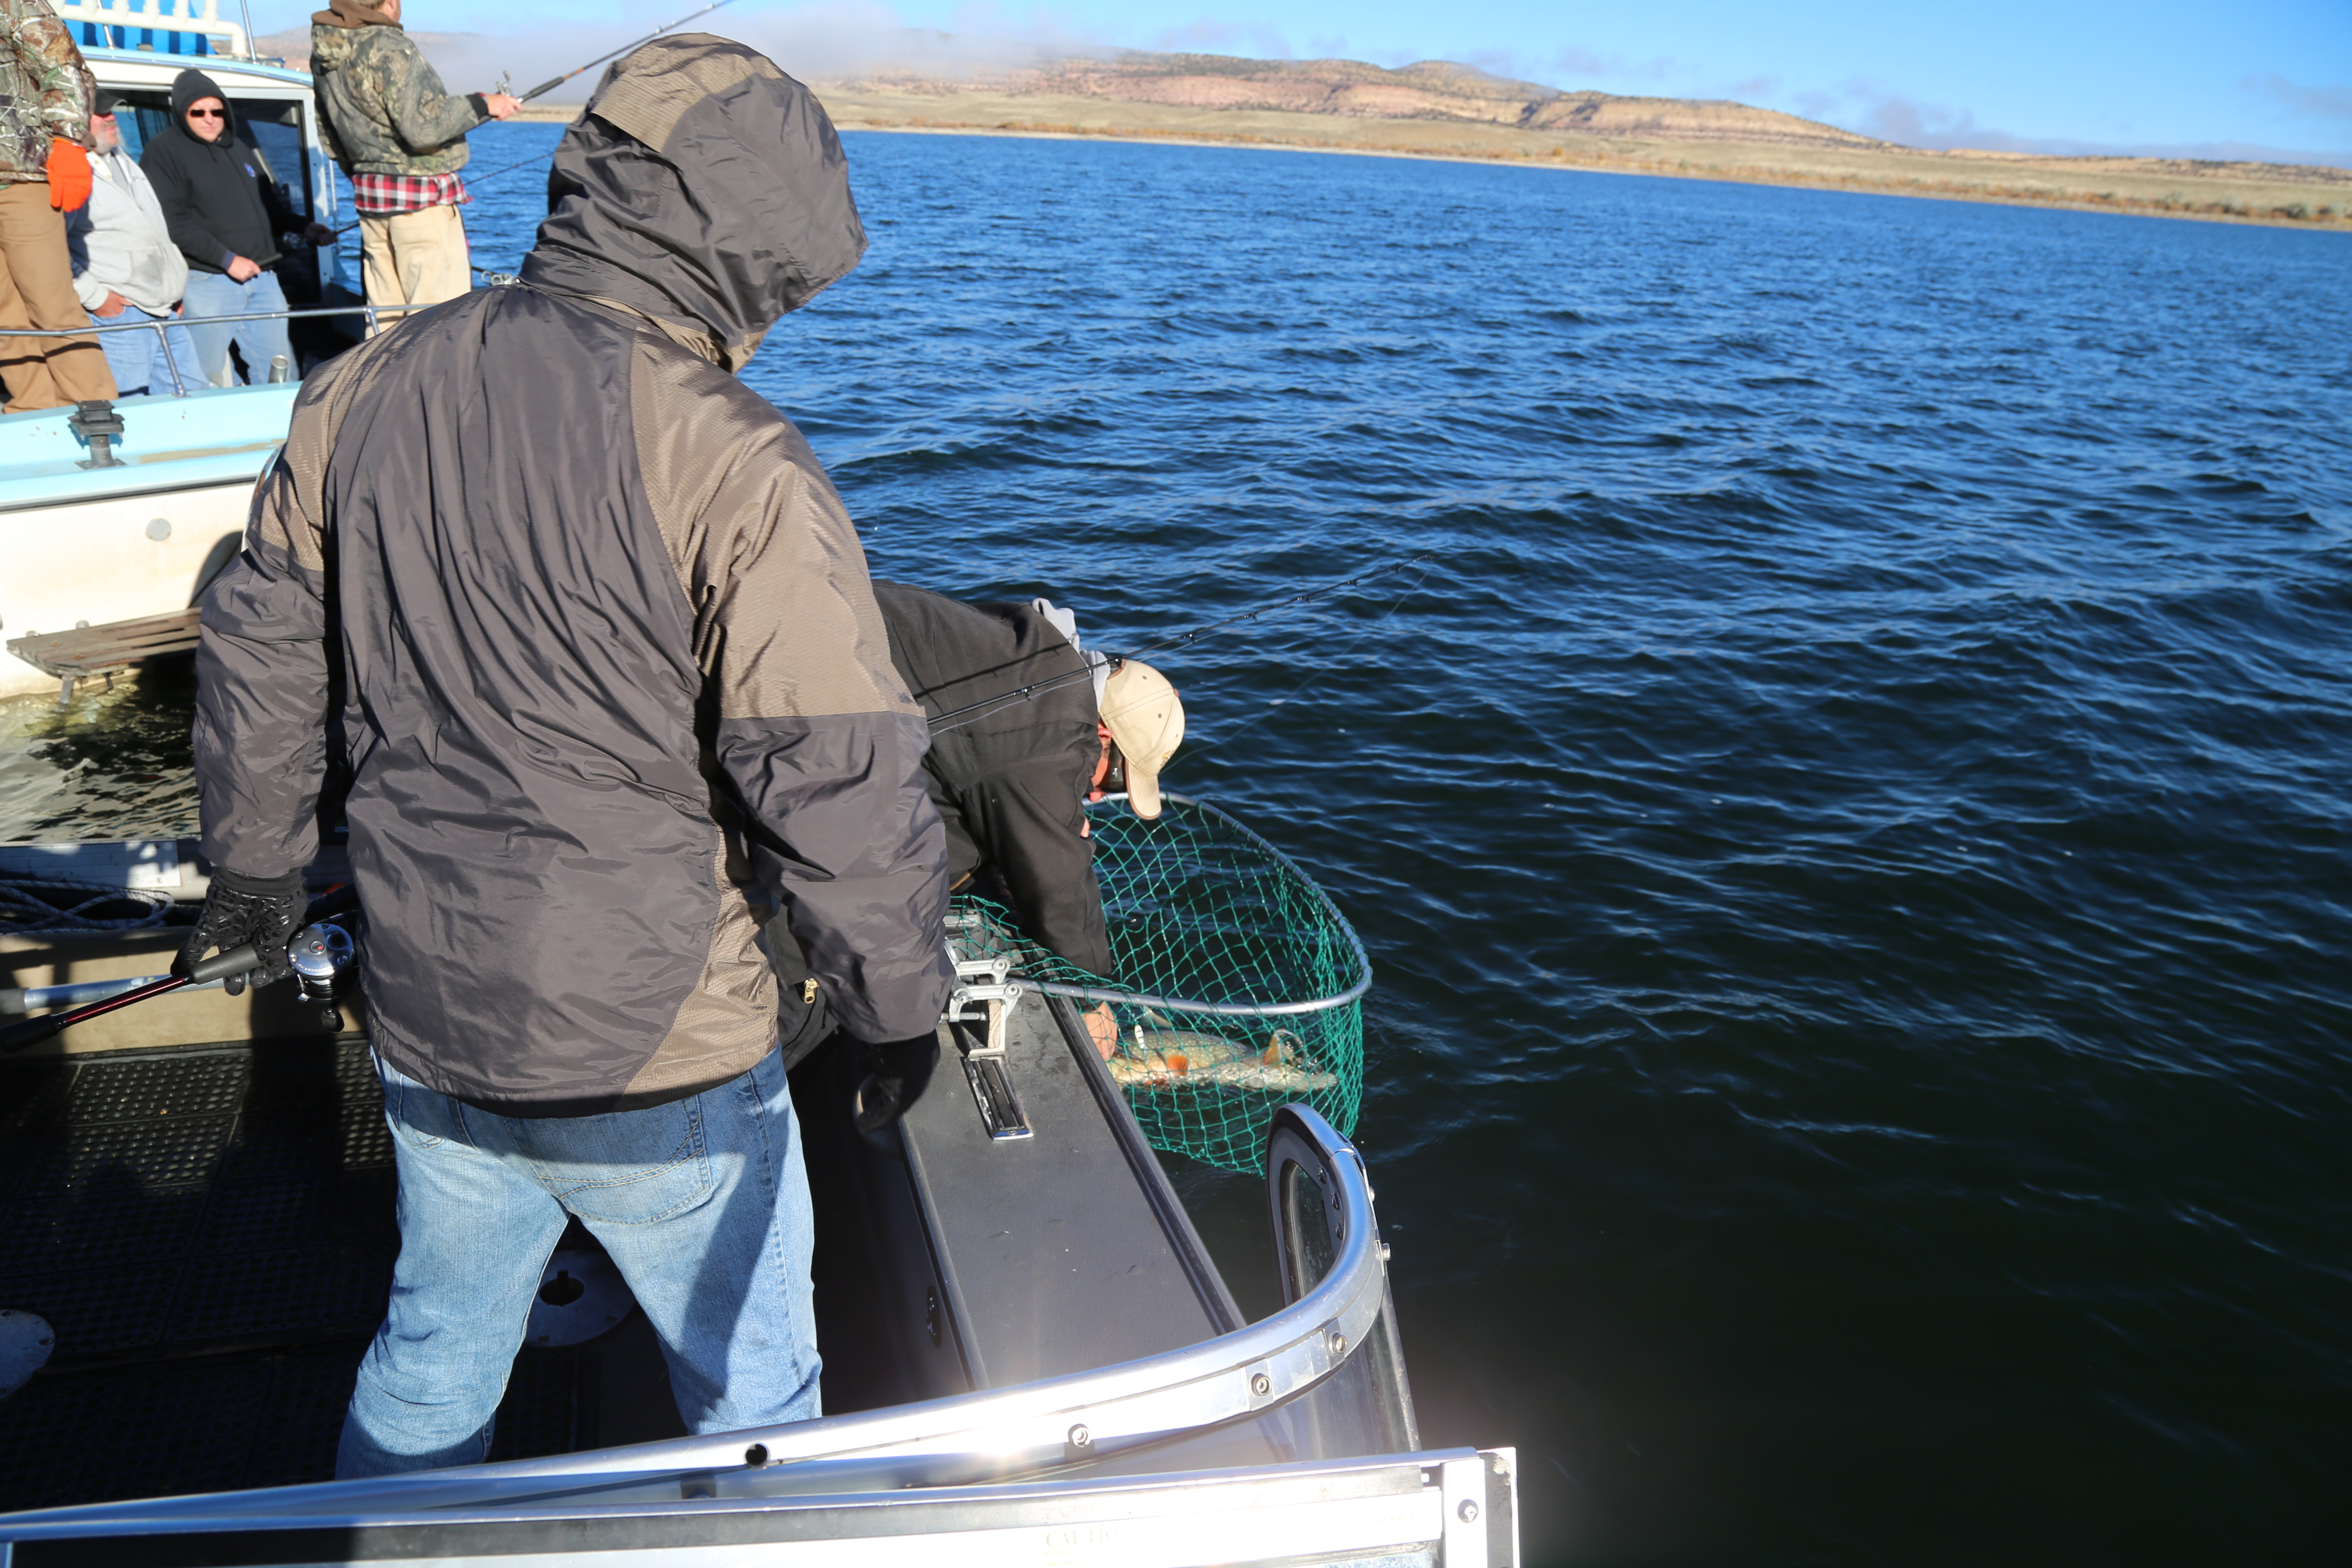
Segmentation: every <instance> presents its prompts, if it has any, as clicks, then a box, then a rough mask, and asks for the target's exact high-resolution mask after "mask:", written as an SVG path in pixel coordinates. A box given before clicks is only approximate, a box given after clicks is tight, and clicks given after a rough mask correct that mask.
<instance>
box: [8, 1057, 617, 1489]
mask: <svg viewBox="0 0 2352 1568" xmlns="http://www.w3.org/2000/svg"><path fill="white" fill-rule="evenodd" d="M394 1191H395V1179H394V1170H393V1156H392V1140H391V1134H390V1133H389V1131H386V1129H385V1127H384V1124H383V1098H382V1095H381V1093H380V1091H379V1089H378V1088H377V1084H376V1078H375V1072H374V1069H373V1065H372V1064H371V1063H370V1061H369V1059H368V1055H367V1048H366V1046H365V1045H364V1043H363V1042H361V1041H358V1040H353V1039H348V1038H346V1039H327V1038H323V1037H321V1038H317V1039H311V1040H272V1041H269V1042H268V1043H266V1044H264V1045H262V1046H259V1047H253V1046H242V1045H237V1046H205V1047H175V1048H172V1049H167V1050H158V1051H142V1052H119V1053H110V1054H109V1055H106V1056H102V1057H89V1058H67V1059H64V1060H61V1061H47V1062H28V1063H8V1064H5V1065H0V1306H7V1307H17V1308H24V1309H27V1310H32V1311H36V1312H38V1313H39V1314H41V1316H43V1317H44V1318H47V1320H48V1321H49V1323H50V1325H51V1327H52V1328H54V1329H55V1330H56V1331H57V1350H56V1353H55V1356H54V1357H53V1359H52V1361H51V1362H50V1364H49V1367H48V1369H47V1370H46V1371H45V1372H43V1373H41V1374H40V1375H39V1376H37V1377H36V1378H35V1379H34V1380H33V1381H32V1382H31V1383H30V1384H27V1385H26V1387H25V1388H23V1389H22V1390H20V1391H19V1392H18V1393H17V1394H15V1395H13V1396H11V1397H10V1398H7V1399H5V1400H0V1511H9V1510H18V1509H27V1508H46V1507H54V1506H58V1505H61V1504H66V1503H79V1502H99V1501H106V1500H113V1499H118V1498H133V1497H153V1496H165V1495H171V1494H175V1493H183V1492H194V1491H212V1490H217V1489H223V1488H235V1487H262V1486H285V1485H290V1484H294V1483H298V1482H302V1481H314V1480H324V1479H329V1478H331V1476H332V1475H333V1473H334V1464H335V1444H336V1440H337V1437H338V1436H339V1435H340V1433H341V1429H342V1421H343V1411H344V1408H345V1406H346V1405H348V1404H349V1403H350V1401H351V1391H352V1378H353V1376H354V1375H355V1373H356V1372H357V1369H358V1365H359V1360H360V1356H361V1354H362V1352H364V1350H365V1349H366V1346H367V1342H368V1339H369V1336H370V1335H371V1334H372V1333H373V1331H374V1329H375V1326H376V1324H377V1322H378V1321H380V1320H381V1319H382V1317H383V1304H384V1297H385V1293H386V1291H387V1289H389V1286H390V1283H391V1278H392V1266H393V1261H394V1258H396V1257H397V1256H398V1253H399V1233H398V1231H397V1229H396V1228H395V1226H394ZM601 1375H602V1374H601V1372H600V1360H599V1352H597V1351H596V1350H595V1349H593V1347H582V1348H580V1349H577V1350H571V1351H563V1352H533V1351H526V1352H523V1353H522V1354H521V1355H520V1356H519V1357H518V1358H517V1359H516V1362H515V1365H514V1368H513V1371H512V1373H511V1375H510V1376H509V1382H508V1390H507V1397H506V1399H505V1401H504V1402H503V1403H502V1404H501V1405H500V1406H499V1427H498V1432H497V1435H496V1439H495V1442H496V1449H495V1451H496V1454H497V1457H499V1458H526V1457H533V1456H538V1455H542V1454H556V1453H564V1452H568V1451H570V1450H571V1449H572V1448H573V1447H584V1446H589V1445H593V1443H594V1442H595V1440H596V1439H595V1430H596V1425H597V1423H596V1419H595V1412H596V1407H597V1400H598V1397H599V1387H600V1382H601Z"/></svg>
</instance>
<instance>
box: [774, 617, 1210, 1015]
mask: <svg viewBox="0 0 2352 1568" xmlns="http://www.w3.org/2000/svg"><path fill="white" fill-rule="evenodd" d="M874 597H875V601H876V603H877V604H878V605H880V606H881V610H882V624H883V625H884V626H886V627H887V628H888V630H889V634H890V661H891V663H892V664H893V665H895V666H896V667H897V668H898V676H899V679H902V680H904V681H905V682H906V683H907V689H908V690H909V691H911V692H913V693H914V695H915V700H917V701H918V702H920V703H921V704H922V705H923V710H924V711H925V712H926V713H928V714H929V715H930V717H931V718H932V720H933V721H936V722H937V723H938V732H937V733H935V734H934V735H932V737H931V749H930V752H929V754H928V755H926V756H925V757H924V759H923V773H924V779H925V783H926V784H927V785H928V787H929V790H930V795H931V802H932V804H933V805H936V806H938V807H939V812H940V820H941V821H943V822H944V823H945V824H946V825H947V836H948V877H949V880H950V884H951V886H952V887H953V888H954V889H955V890H957V891H964V890H966V889H972V890H980V891H983V892H985V894H986V895H987V896H989V897H992V898H1000V899H1003V900H1005V901H1006V902H1008V903H1010V904H1011V906H1012V908H1013V913H1014V914H1015V915H1016V916H1017V917H1018V918H1019V919H1020V921H1021V927H1022V930H1023V931H1025V932H1026V933H1027V934H1028V935H1029V936H1031V937H1034V939H1035V940H1036V941H1037V942H1039V943H1040V944H1041V945H1042V946H1044V947H1045V950H1046V951H1047V952H1053V953H1055V954H1057V955H1058V956H1060V957H1062V958H1066V959H1067V960H1068V961H1069V962H1070V963H1075V964H1076V965H1077V966H1078V967H1079V968H1080V969H1083V970H1085V971H1087V973H1089V974H1099V975H1103V976H1105V977H1107V978H1109V977H1112V975H1111V952H1110V939H1109V936H1108V932H1107V931H1105V929H1104V924H1103V905H1102V889H1101V888H1100V886H1099V885H1097V882H1096V880H1095V863H1094V840H1093V838H1092V837H1091V835H1090V834H1089V832H1088V829H1087V811H1086V803H1087V801H1089V800H1100V799H1101V798H1102V797H1103V795H1104V792H1105V790H1106V788H1108V789H1110V790H1120V789H1124V790H1125V791H1126V792H1127V795H1128V804H1129V808H1130V809H1131V810H1133V811H1134V813H1135V815H1136V816H1139V817H1142V818H1143V819H1144V820H1146V821H1150V820H1152V819H1153V818H1156V817H1157V816H1159V815H1160V769H1162V768H1163V767H1165V766H1167V764H1168V759H1169V758H1170V757H1171V756H1173V755H1174V754H1175V752H1176V748H1177V746H1178V745H1179V744H1180V743H1181V742H1182V741H1183V739H1184V705H1183V703H1182V701H1181V700H1180V699H1179V698H1178V697H1177V695H1176V689H1175V688H1174V687H1173V686H1171V685H1170V684H1169V683H1168V678H1167V677H1166V676H1164V675H1162V674H1160V672H1159V671H1158V670H1156V669H1154V668H1151V667H1150V665H1148V664H1145V663H1144V662H1143V661H1142V660H1140V659H1132V658H1130V659H1122V660H1118V661H1116V662H1114V661H1113V660H1112V659H1110V658H1108V657H1106V656H1105V655H1103V654H1100V653H1094V652H1087V651H1084V650H1083V649H1082V647H1081V645H1080V643H1079V640H1078V633H1077V619H1076V616H1074V615H1073V614H1072V613H1071V612H1070V611H1068V610H1066V609H1057V608H1056V607H1055V606H1054V605H1052V604H1050V603H1048V602H1047V601H1045V600H1044V599H1038V600H1034V601H1033V602H1031V603H1029V604H1026V605H997V604H980V605H968V604H964V603H961V602H960V601H958V600H955V599H950V598H949V597H947V596H946V595H941V594H934V593H932V592H930V591H929V589H925V588H915V587H909V586H908V585H907V584H903V583H886V582H877V583H876V584H874ZM1055 682H1058V683H1059V684H1055V685H1052V686H1051V688H1050V689H1045V690H1034V691H1028V692H1026V693H1025V694H1024V689H1027V688H1034V687H1038V686H1043V685H1045V684H1047V683H1055ZM793 958H794V955H793V953H792V952H790V951H789V949H788V948H787V947H786V946H785V945H784V944H782V943H779V944H777V961H778V963H779V964H780V965H782V966H784V967H785V969H786V971H787V973H786V974H785V979H786V982H787V984H786V987H785V990H786V994H787V996H789V995H790V994H791V991H792V985H791V984H790V983H791V982H792V981H793V979H794V978H795V976H794V975H793V973H791V972H790V966H791V964H792V963H793ZM787 1007H788V1010H789V1003H788V1004H787ZM1087 1029H1088V1032H1089V1033H1090V1034H1091V1035H1092V1036H1093V1037H1094V1042H1095V1048H1096V1049H1097V1050H1098V1051H1100V1052H1101V1053H1102V1054H1103V1055H1104V1056H1105V1057H1108V1056H1109V1055H1110V1054H1111V1052H1112V1051H1113V1049H1115V1048H1116V1047H1117V1044H1118V1031H1117V1028H1116V1026H1114V1025H1113V1023H1112V1021H1111V1016H1110V1009H1109V1008H1108V1006H1104V1007H1098V1008H1097V1009H1096V1010H1095V1011H1094V1012H1093V1013H1091V1014H1089V1015H1088V1016H1087ZM804 1037H805V1031H804Z"/></svg>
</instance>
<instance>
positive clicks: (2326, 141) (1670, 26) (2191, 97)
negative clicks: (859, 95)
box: [254, 0, 2352, 158]
mask: <svg viewBox="0 0 2352 1568" xmlns="http://www.w3.org/2000/svg"><path fill="white" fill-rule="evenodd" d="M314 3H315V0H314ZM697 3H698V0H578V3H576V4H566V5H558V4H554V3H551V0H500V3H499V4H497V5H482V4H479V3H478V0H407V4H408V10H407V14H406V20H407V22H408V25H409V26H411V27H412V28H415V29H417V30H420V31H446V32H471V33H483V34H496V35H509V36H511V37H513V39H514V45H513V47H514V49H515V50H516V52H517V53H518V55H519V57H524V58H528V59H529V60H530V61H531V62H532V63H533V64H534V65H535V64H536V62H537V61H538V60H539V59H540V58H542V52H543V51H545V50H547V49H550V48H553V49H555V50H556V52H557V53H558V54H559V55H560V54H561V53H562V47H561V46H562V43H564V42H566V41H573V42H586V43H588V44H590V46H591V47H590V49H589V52H591V53H593V52H594V46H595V44H596V40H597V39H598V38H601V37H607V36H609V37H613V38H614V40H615V41H618V40H619V39H620V38H622V37H626V36H627V35H626V33H625V32H622V31H620V30H619V29H621V28H623V27H624V26H636V27H637V28H638V30H640V31H646V30H650V29H651V28H652V27H654V26H658V25H660V24H661V23H662V22H665V21H667V20H669V19H670V18H671V17H672V16H677V15H678V14H679V13H681V12H684V11H687V10H691V9H692V8H693V6H694V5H695V4H697ZM308 8H309V7H307V6H305V7H298V6H296V5H280V4H277V3H275V0H262V3H260V4H257V5H255V6H254V20H255V23H256V26H257V28H259V29H260V30H262V31H264V32H267V31H268V30H270V29H272V28H274V27H279V26H289V25H291V24H295V23H299V21H300V20H301V19H302V17H303V16H304V15H306V14H307V10H308ZM722 21H724V22H727V23H729V24H730V25H727V26H719V24H720V23H721V22H722ZM712 26H713V30H715V31H727V32H732V33H738V34H740V35H741V36H743V37H748V38H751V39H752V40H753V41H756V42H761V43H763V44H772V52H773V53H776V54H777V55H778V58H779V59H780V60H781V61H782V63H784V64H785V65H786V68H788V69H789V68H793V62H792V60H791V59H789V58H786V57H787V56H788V55H789V54H791V53H792V52H793V51H794V50H799V51H801V52H803V53H804V54H805V55H806V56H807V57H808V58H809V59H810V60H811V61H814V59H815V58H816V57H818V56H821V55H823V54H824V53H825V52H826V51H827V50H828V49H830V48H832V47H836V46H838V45H839V44H840V43H841V42H842V40H844V39H846V38H852V37H887V34H888V33H889V32H890V30H891V29H893V28H896V27H926V28H937V29H941V30H943V31H946V32H949V33H951V34H954V35H956V36H957V37H958V39H959V40H960V41H961V42H962V43H965V44H969V45H970V46H971V47H974V48H976V49H981V50H983V51H986V52H989V53H991V54H993V52H994V51H995V50H996V49H999V48H1003V47H1025V46H1033V45H1044V46H1047V47H1056V46H1059V47H1073V48H1083V47H1087V46H1103V45H1108V46H1113V47H1134V48H1156V49H1169V48H1195V49H1203V50H1209V51H1213V52H1216V53H1223V54H1240V55H1255V56H1260V57H1265V58H1282V57H1286V56H1288V57H1296V58H1315V57H1318V56H1326V55H1338V56H1344V57H1347V58H1354V59H1366V60H1372V61H1375V62H1378V63H1380V64H1382V65H1402V64H1405V63H1407V62H1410V61H1412V60H1416V59H1431V58H1436V59H1455V60H1465V61H1468V62H1470V63H1473V64H1475V65H1479V66H1483V67H1485V68H1487V69H1489V70H1493V71H1496V72H1498V73H1500V74H1503V75H1508V76H1517V77H1522V78H1525V79H1529V80H1533V81H1538V82H1542V83H1545V84H1548V85H1550V86H1554V87H1561V88H1587V87H1589V88H1598V89H1602V90H1604V91H1609V92H1620V93H1651V94H1661V95H1667V96H1674V97H1706V98H1732V99H1738V100H1741V101H1743V102H1748V103H1755V104H1760V105H1763V106H1765V107H1768V108H1772V109H1781V110H1790V111H1791V112H1793V113H1799V114H1804V115H1808V116H1811V117H1812V118H1815V119H1820V120H1826V121H1830V122H1832V123H1833V124H1838V125H1843V126H1846V127H1849V128H1851V129H1853V130H1858V131H1864V132H1871V133H1873V134H1877V135H1883V136H1886V137H1888V138H1889V139H1891V140H1895V141H1900V142H1910V143H1913V144H1916V145H1928V146H1991V147H2016V148H2021V149H2023V148H2033V149H2046V150H2050V151H2060V152H2072V151H2090V150H2094V149H2105V148H2115V149H2130V150H2135V151H2158V150H2163V151H2192V150H2193V151H2197V152H2202V153H2206V154H2208V155H2226V154H2227V153H2229V152H2230V151H2231V150H2233V149H2234V150H2239V151H2245V150H2250V149H2260V150H2266V151H2268V152H2269V153H2272V154H2273V155H2276V154H2280V153H2289V154H2292V153H2326V154H2331V155H2334V156H2335V157H2336V158H2343V157H2352V0H2236V3H2233V4H2230V5H2221V4H2216V3H2212V0H2196V3H2191V0H2135V3H2131V4H2125V3H2122V0H1977V3H1976V4H1974V5H1969V6H1965V7H1962V6H1935V7H1927V6H1919V5H1888V4H1885V0H1816V3H1814V4H1810V5H1801V6H1792V5H1769V4H1766V5H1759V4H1754V3H1752V0H1750V3H1744V4H1742V3H1734V0H1650V3H1648V4H1646V5H1616V6H1607V7H1603V6H1597V5H1559V4H1553V5H1534V4H1528V3H1524V0H1450V3H1447V4H1442V5H1432V4H1429V3H1427V0H1418V3H1413V4H1408V3H1406V0H1349V3H1346V4H1342V3H1341V0H1255V4H1251V3H1248V0H1241V3H1238V4H1236V3H1234V0H1207V4H1206V5H1203V4H1202V3H1201V0H1189V3H1188V0H1075V3H1073V4H1066V5H1053V6H1041V7H1036V8H1034V9H1014V8H1010V7H1005V6H1000V5H975V4H971V3H968V0H962V3H960V0H897V3H896V4H888V5H886V4H881V3H878V0H824V3H823V4H817V5H787V4H781V3H779V0H734V4H733V5H730V7H729V8H728V9H727V10H725V11H721V12H719V13H718V14H717V16H714V17H713V18H712ZM608 29H610V30H611V31H610V32H609V33H608V31H607V30H608ZM486 42H487V40H486ZM491 52H492V53H494V54H495V53H497V52H498V51H497V50H495V49H494V50H492V51H491ZM572 63H577V62H576V61H574V62H572ZM803 70H804V74H820V73H818V72H816V71H813V70H807V69H806V68H805V66H804V67H803ZM516 76H517V78H518V79H527V75H526V72H525V71H524V70H523V69H522V68H520V67H518V68H517V70H516ZM475 85H479V84H475ZM451 86H452V87H458V86H459V84H458V83H456V82H454V81H453V82H452V83H451Z"/></svg>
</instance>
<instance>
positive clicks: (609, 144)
mask: <svg viewBox="0 0 2352 1568" xmlns="http://www.w3.org/2000/svg"><path fill="white" fill-rule="evenodd" d="M547 209H548V210H547V218H546V221H545V222H543V223H541V225H540V226H539V237H538V240H537V242H536V243H535V244H534V246H533V247H532V249H531V253H530V256H528V257H527V258H524V260H523V265H522V280H523V281H524V282H526V283H529V284H531V285H533V286H535V287H538V288H541V289H550V290H552V291H554V292H558V293H565V294H574V295H580V296H583V297H586V298H589V299H596V300H607V301H610V302H611V303H614V304H616V305H620V306H623V307H625V309H628V310H635V311H636V312H638V313H639V314H641V315H644V316H646V317H648V318H650V319H651V320H652V321H655V322H656V324H658V325H660V326H661V327H662V328H663V330H664V331H666V332H667V334H668V335H669V336H670V337H672V338H674V339H676V340H677V341H679V342H685V343H687V345H688V347H691V348H693V349H695V350H696V351H697V352H698V353H703V354H704V355H705V356H706V357H708V358H709V359H711V360H713V361H714V362H716V363H719V364H722V365H724V366H726V367H727V368H728V369H729V370H736V369H740V367H741V365H742V364H743V363H744V362H745V361H746V360H748V359H750V358H751V354H752V352H753V351H754V350H756V349H757V348H758V347H759V346H760V340H761V338H762V337H764V336H765V335H766V334H767V331H768V329H769V328H771V327H772V326H774V325H775V324H776V322H777V321H780V320H782V317H783V316H784V315H785V314H786V313H787V312H788V311H792V310H798V309H799V308H800V307H801V306H803V305H804V304H806V303H808V301H809V300H812V299H814V297H815V296H816V294H817V293H818V292H819V291H820V290H822V289H824V288H826V287H827V286H828V285H830V284H832V283H835V282H836V281H838V280H839V279H842V278H843V277H845V276H846V275H847V274H848V272H849V270H850V269H851V268H854V267H856V265H857V260H858V258H859V257H861V256H863V255H864V254H865V253H866V229H865V226H864V225H862V224H861V223H859V222H858V218H857V203H856V200H855V198H853V197H852V196H851V195H850V192H849V161H848V158H847V156H846V155H845V153H843V152H842V149H841V139H840V138H839V137H838V136H836V135H835V134H834V130H833V121H831V120H829V119H827V118H826V116H825V112H824V106H823V105H821V104H819V103H818V102H817V100H816V99H815V97H814V95H813V94H811V93H810V91H809V90H808V89H807V88H805V87H803V86H802V85H801V84H800V83H799V82H797V81H794V80H793V79H792V78H791V77H788V76H786V75H785V74H784V73H783V72H782V71H781V70H779V69H777V68H776V66H775V64H774V62H772V60H770V59H769V58H767V57H766V56H765V55H762V54H761V53H760V52H759V51H757V50H756V49H751V48H747V47H744V46H743V45H741V44H738V43H735V42H732V41H731V40H729V39H726V38H719V37H712V36H711V35H710V34H709V33H684V34H680V35H678V36H677V37H669V38H661V39H657V40H656V41H655V42H653V43H650V44H647V45H646V46H645V47H642V48H639V49H636V50H635V51H633V52H631V53H630V54H628V55H626V56H625V57H624V58H621V59H619V60H616V61H614V63H613V65H612V66H610V67H609V68H607V69H606V70H605V72H604V79H603V80H601V81H599V82H598V83H597V84H596V90H595V92H594V93H593V95H591V97H590V98H589V100H588V107H587V109H586V110H585V111H584V112H583V114H582V115H581V116H580V118H579V119H578V120H576V121H573V122H572V128H571V130H569V131H568V132H565V133H564V137H563V141H562V143H561V144H560V145H558V146H557V148H556V149H555V161H554V165H553V167H552V168H551V170H550V171H549V174H548V178H547Z"/></svg>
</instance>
